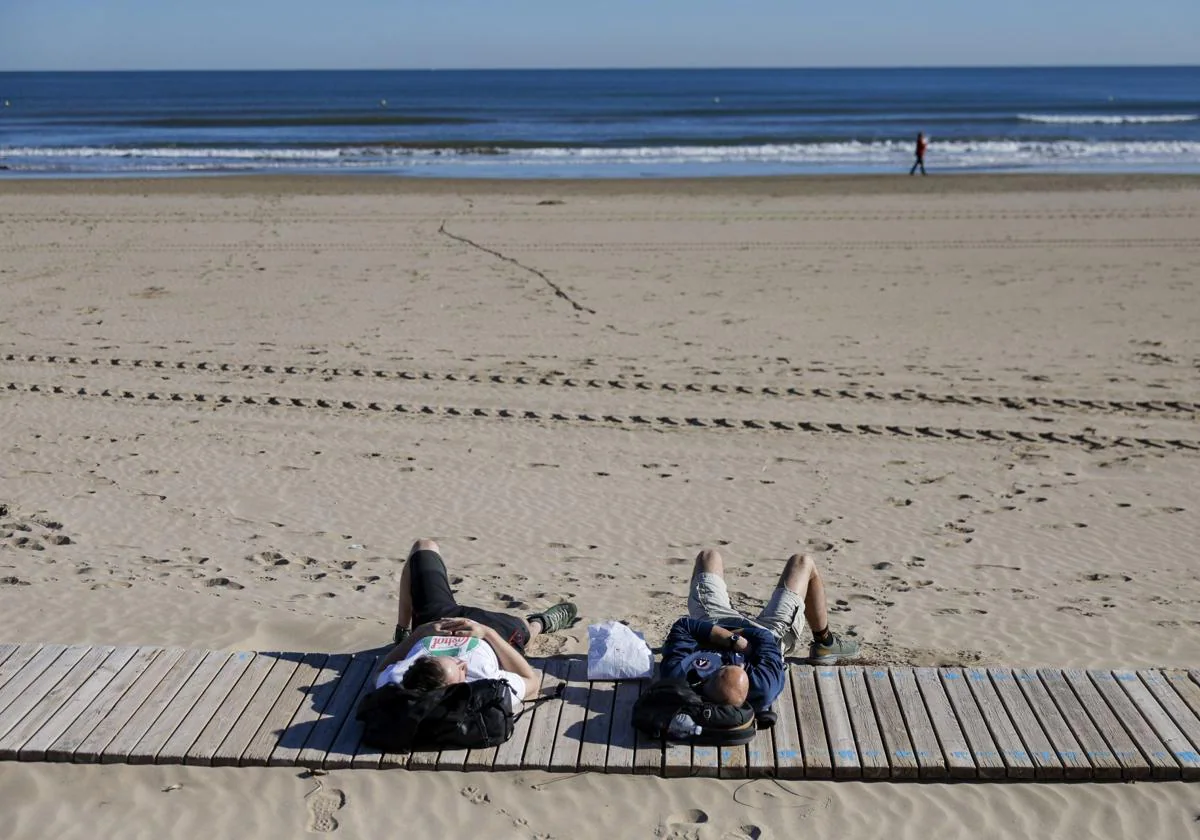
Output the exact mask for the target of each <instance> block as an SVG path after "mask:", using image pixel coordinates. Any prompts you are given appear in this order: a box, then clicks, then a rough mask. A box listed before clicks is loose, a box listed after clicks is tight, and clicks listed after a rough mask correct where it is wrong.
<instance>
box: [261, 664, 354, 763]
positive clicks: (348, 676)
mask: <svg viewBox="0 0 1200 840" xmlns="http://www.w3.org/2000/svg"><path fill="white" fill-rule="evenodd" d="M331 659H332V657H331ZM346 660H347V661H346V662H345V664H344V665H343V666H342V667H341V669H340V670H339V671H338V672H337V674H336V676H334V684H333V685H332V687H331V688H332V691H331V696H330V697H329V700H328V701H327V702H326V703H325V704H324V707H323V708H322V709H321V711H320V713H319V714H318V716H317V717H316V718H314V719H313V721H312V726H311V727H310V729H309V734H308V738H307V739H305V741H304V747H303V748H302V749H301V750H300V752H299V753H298V754H297V756H296V759H295V762H294V763H295V764H296V765H298V766H301V767H323V766H324V765H325V759H326V756H327V754H328V752H329V750H330V748H331V747H332V746H333V741H334V739H335V738H336V737H337V734H338V732H339V730H341V728H342V726H343V724H345V722H346V719H347V718H349V717H353V716H354V710H355V704H354V701H355V698H356V697H357V696H358V694H359V692H360V691H361V690H362V687H363V683H364V682H366V679H367V677H368V676H369V675H370V669H371V665H372V664H374V662H375V655H374V654H370V653H360V654H357V655H355V656H353V657H350V656H347V657H346ZM328 667H329V666H328V664H326V668H327V669H328ZM319 680H320V678H319V677H318V681H319ZM294 725H295V722H293V726H294ZM272 758H274V756H273V755H272Z"/></svg>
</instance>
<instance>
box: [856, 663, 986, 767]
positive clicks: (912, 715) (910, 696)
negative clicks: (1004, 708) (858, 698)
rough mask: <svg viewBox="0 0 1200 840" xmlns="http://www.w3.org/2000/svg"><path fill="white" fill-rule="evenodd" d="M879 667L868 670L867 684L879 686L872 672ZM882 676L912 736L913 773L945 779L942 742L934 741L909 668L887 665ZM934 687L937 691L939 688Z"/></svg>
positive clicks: (878, 679)
mask: <svg viewBox="0 0 1200 840" xmlns="http://www.w3.org/2000/svg"><path fill="white" fill-rule="evenodd" d="M882 670H883V669H876V670H872V671H871V672H870V675H871V678H870V679H869V680H868V682H867V685H868V686H873V685H875V684H876V683H879V684H880V685H882V683H883V679H884V678H883V677H882V676H876V675H875V674H876V671H882ZM886 676H887V677H889V678H890V680H891V687H892V689H893V690H894V691H895V695H896V702H897V704H899V706H900V713H901V714H902V715H903V716H904V724H905V726H906V727H907V729H908V736H909V738H911V739H912V746H913V753H914V755H915V756H916V758H917V772H918V774H919V776H920V778H922V779H944V778H946V777H947V776H948V775H949V774H950V771H949V762H948V760H947V758H946V755H945V754H944V753H943V752H942V745H941V743H939V741H938V734H937V732H936V731H935V729H934V727H933V721H932V720H930V718H929V711H928V710H927V709H926V708H925V701H924V700H923V699H922V697H921V689H920V688H918V687H917V679H916V675H915V674H914V673H913V670H912V668H889V669H887V672H886ZM938 688H939V690H940V688H941V687H940V686H939V687H938ZM943 697H944V695H943ZM959 737H961V733H959ZM974 766H975V764H974V762H970V764H969V767H970V768H971V769H972V770H973V769H974Z"/></svg>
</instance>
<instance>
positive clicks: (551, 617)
mask: <svg viewBox="0 0 1200 840" xmlns="http://www.w3.org/2000/svg"><path fill="white" fill-rule="evenodd" d="M577 615H579V608H578V607H576V606H575V605H574V604H572V603H569V602H567V601H563V602H562V603H561V604H555V605H554V606H553V607H551V608H550V609H548V610H546V611H545V612H540V613H534V614H533V615H530V616H526V618H525V620H526V621H535V620H536V621H538V622H540V623H541V625H542V632H543V633H556V632H558V631H559V630H564V629H566V628H567V627H570V626H571V625H572V624H574V623H575V616H577Z"/></svg>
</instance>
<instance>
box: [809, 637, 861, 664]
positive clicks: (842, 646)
mask: <svg viewBox="0 0 1200 840" xmlns="http://www.w3.org/2000/svg"><path fill="white" fill-rule="evenodd" d="M857 655H858V642H856V641H854V640H853V639H844V638H842V637H841V636H839V635H838V634H837V633H834V634H833V638H832V639H830V640H829V644H827V645H820V644H817V643H816V642H813V643H812V644H811V645H809V646H808V661H809V662H810V663H811V664H813V665H832V664H833V663H835V662H837V661H838V660H839V659H847V658H849V657H851V656H857Z"/></svg>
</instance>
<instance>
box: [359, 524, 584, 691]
mask: <svg viewBox="0 0 1200 840" xmlns="http://www.w3.org/2000/svg"><path fill="white" fill-rule="evenodd" d="M577 613H578V610H577V609H576V607H575V605H574V604H570V603H562V604H556V605H555V606H553V607H551V608H550V609H548V610H546V611H545V612H541V613H535V614H534V615H530V616H528V617H526V618H521V617H520V616H516V615H510V614H508V613H503V612H496V611H493V610H485V609H482V608H480V607H468V606H462V605H461V604H459V603H458V602H457V601H455V599H454V592H453V591H452V590H451V589H450V579H449V577H448V576H447V574H446V564H445V563H444V562H443V561H442V557H441V554H440V553H439V549H438V545H437V543H435V542H434V541H433V540H417V541H416V542H415V543H414V544H413V547H412V550H411V551H410V552H409V555H408V561H407V562H406V563H405V564H404V571H403V573H402V574H401V576H400V607H399V611H398V614H397V622H396V635H395V641H396V646H395V647H394V648H392V650H391V652H389V653H388V655H387V656H386V657H384V659H383V662H381V663H380V666H379V670H378V674H377V676H376V678H375V687H376V688H382V687H383V686H384V685H387V684H388V683H394V684H396V685H400V686H403V687H404V688H407V689H411V690H416V691H432V690H434V689H437V688H442V687H444V686H447V685H453V684H454V683H460V682H471V681H473V680H482V679H502V680H504V681H505V682H507V683H508V685H509V689H510V690H511V692H512V699H513V707H514V708H516V707H517V706H519V705H520V703H521V701H522V700H526V699H529V698H532V697H533V696H534V695H535V694H537V690H538V680H537V679H536V676H537V675H536V673H535V672H534V670H533V667H532V666H531V665H530V664H529V661H528V660H527V659H526V658H525V655H524V651H525V646H526V645H528V644H529V642H530V641H531V640H532V639H533V638H534V637H535V636H537V635H538V634H539V633H553V632H555V631H557V630H562V629H563V628H565V627H569V626H570V625H571V623H572V622H573V621H574V620H575V616H576V615H577ZM410 625H411V626H412V629H411V630H410V629H409V627H410Z"/></svg>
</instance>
